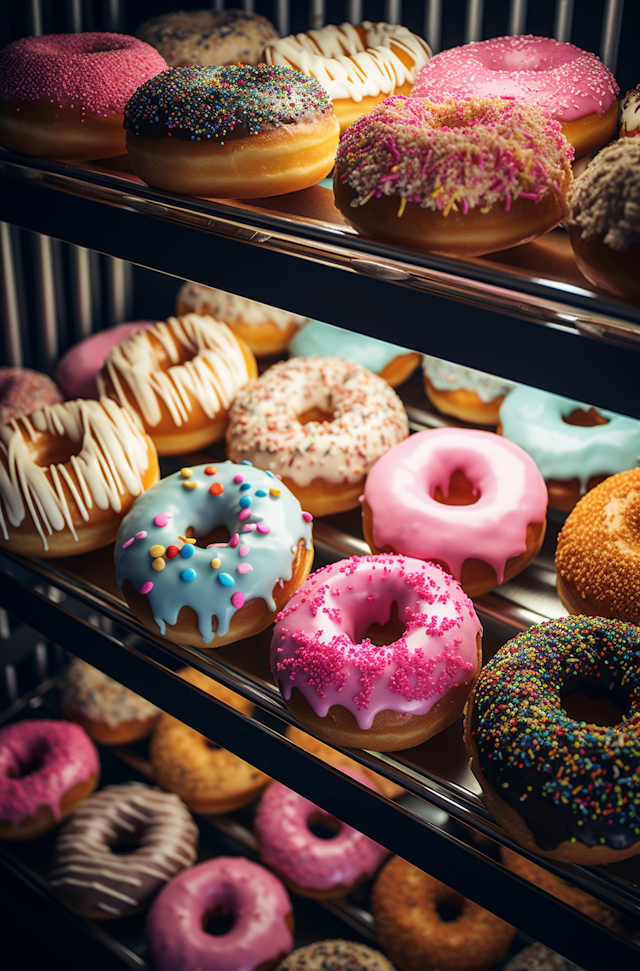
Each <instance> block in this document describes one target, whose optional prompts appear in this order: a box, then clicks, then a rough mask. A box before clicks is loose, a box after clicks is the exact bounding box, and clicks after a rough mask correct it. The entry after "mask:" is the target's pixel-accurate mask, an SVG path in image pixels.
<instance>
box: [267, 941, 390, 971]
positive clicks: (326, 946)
mask: <svg viewBox="0 0 640 971" xmlns="http://www.w3.org/2000/svg"><path fill="white" fill-rule="evenodd" d="M347 968H348V969H349V971H394V968H393V965H392V964H391V962H390V961H387V959H386V957H385V956H384V954H381V953H380V951H374V949H373V948H372V947H368V946H367V945H366V944H357V943H356V942H355V941H342V940H335V941H316V943H315V944H307V946H306V947H299V948H297V950H295V951H292V952H291V954H290V955H289V957H286V958H285V959H284V961H283V962H282V963H281V964H279V965H278V967H277V968H276V971H345V969H347Z"/></svg>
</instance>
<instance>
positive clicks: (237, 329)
mask: <svg viewBox="0 0 640 971" xmlns="http://www.w3.org/2000/svg"><path fill="white" fill-rule="evenodd" d="M176 313H177V314H178V316H180V315H182V314H189V313H195V314H205V315H209V316H211V317H215V319H216V320H222V321H224V323H225V324H226V325H227V326H228V327H230V328H231V330H232V331H233V332H234V334H237V335H238V337H241V338H242V340H243V341H245V342H246V343H247V344H248V345H249V347H250V348H251V350H252V351H253V353H254V354H255V355H256V357H269V356H270V355H272V354H280V353H282V351H284V350H285V348H286V346H287V344H288V343H289V339H290V338H291V337H293V335H294V334H295V332H296V331H297V329H298V327H301V326H302V325H303V324H305V323H306V322H307V321H308V320H309V318H308V317H301V316H300V314H291V313H289V312H288V311H287V310H279V309H278V308H277V307H270V306H269V305H268V304H266V303H258V301H257V300H249V299H248V298H247V297H239V296H237V295H236V294H235V293H227V291H226V290H218V289H217V288H216V287H203V286H200V284H198V283H183V285H182V286H181V287H180V289H179V290H178V294H177V296H176Z"/></svg>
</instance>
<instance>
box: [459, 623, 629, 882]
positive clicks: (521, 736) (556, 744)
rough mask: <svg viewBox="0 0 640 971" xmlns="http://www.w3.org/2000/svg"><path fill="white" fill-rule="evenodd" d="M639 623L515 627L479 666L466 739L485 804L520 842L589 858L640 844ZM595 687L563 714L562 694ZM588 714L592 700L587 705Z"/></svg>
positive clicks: (552, 853) (544, 852) (624, 853)
mask: <svg viewBox="0 0 640 971" xmlns="http://www.w3.org/2000/svg"><path fill="white" fill-rule="evenodd" d="M639 643H640V630H639V629H638V628H637V627H634V626H632V625H631V624H625V623H622V622H621V621H618V620H605V619H603V618H602V617H584V616H579V617H566V618H564V619H562V620H557V621H556V620H553V621H548V622H547V623H544V624H539V625H537V626H535V627H531V628H530V629H529V630H528V631H525V632H523V633H522V634H518V635H517V636H516V637H514V638H513V639H512V640H510V641H509V642H508V643H507V644H505V645H504V647H502V648H500V650H499V651H498V653H497V654H496V655H495V657H493V658H492V659H491V660H490V661H489V662H488V663H487V664H486V665H485V667H484V668H483V669H482V671H481V673H480V678H479V680H478V684H477V688H476V690H475V692H474V694H473V695H472V698H471V700H470V702H469V705H468V707H467V714H466V720H465V741H466V744H467V750H468V752H469V756H470V759H471V761H470V765H471V768H472V770H473V773H474V775H475V776H476V778H477V779H478V782H479V783H480V785H481V787H482V793H483V798H484V802H485V804H486V806H487V808H488V809H489V811H490V812H491V813H492V814H493V816H494V817H495V819H496V821H497V822H498V823H499V824H500V825H501V826H502V827H503V828H504V830H505V831H506V832H507V833H508V835H509V836H510V837H511V838H512V839H513V840H514V841H515V842H516V843H518V844H519V845H520V846H523V847H524V848H525V849H527V850H529V851H530V852H531V853H537V854H538V855H540V856H544V857H548V858H550V859H554V860H564V861H565V862H568V863H584V864H586V865H588V866H595V865H597V864H600V863H613V862H614V861H618V860H624V859H626V858H627V857H629V856H634V855H635V854H637V853H639V852H640V817H639V812H638V799H637V793H638V786H639V784H640V744H639V743H638V731H637V725H638V721H639V719H640V685H639V683H638V666H639V663H640V647H639ZM580 694H582V695H585V696H586V697H587V699H588V698H591V699H603V698H604V697H605V696H606V698H607V699H608V700H609V701H610V702H611V704H612V705H613V706H614V711H616V709H619V710H621V712H622V714H621V715H620V713H619V711H616V714H615V716H614V718H612V719H611V721H614V720H615V721H616V724H613V725H612V726H611V727H609V725H603V724H598V723H596V720H595V719H596V718H600V721H604V720H608V719H604V718H603V717H602V716H601V714H600V713H598V712H596V714H595V717H594V716H592V715H591V714H590V712H589V711H587V712H581V714H580V715H579V717H578V718H573V717H572V716H571V715H570V714H568V709H569V703H568V701H567V702H565V699H567V697H568V696H574V697H575V696H576V695H580ZM591 710H592V711H593V703H592V709H591Z"/></svg>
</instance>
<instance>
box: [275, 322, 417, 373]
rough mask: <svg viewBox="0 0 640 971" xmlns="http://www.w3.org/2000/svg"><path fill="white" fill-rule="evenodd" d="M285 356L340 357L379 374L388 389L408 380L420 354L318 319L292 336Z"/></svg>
mask: <svg viewBox="0 0 640 971" xmlns="http://www.w3.org/2000/svg"><path fill="white" fill-rule="evenodd" d="M289 354H290V355H291V357H313V356H314V355H318V356H320V357H322V356H327V355H328V354H331V355H332V356H333V357H343V358H344V359H345V360H347V361H353V362H354V363H355V364H362V366H363V367H366V368H368V369H369V371H373V373H374V374H379V375H380V377H381V378H384V380H385V381H388V382H389V384H390V385H391V387H392V388H395V387H397V386H398V385H399V384H402V383H403V382H404V381H406V380H407V379H408V378H410V377H411V375H412V374H413V372H414V371H415V369H416V368H417V366H418V364H419V363H420V355H419V354H417V353H416V352H415V351H410V350H409V349H408V348H407V347H399V346H398V344H389V343H387V341H380V340H378V339H377V338H376V337H367V335H366V334H356V333H354V331H351V330H345V329H344V328H343V327H334V326H333V324H324V323H322V321H320V320H312V321H310V323H308V324H306V325H305V326H304V327H302V328H301V329H300V330H299V331H298V332H297V334H294V336H293V338H292V339H291V341H290V342H289Z"/></svg>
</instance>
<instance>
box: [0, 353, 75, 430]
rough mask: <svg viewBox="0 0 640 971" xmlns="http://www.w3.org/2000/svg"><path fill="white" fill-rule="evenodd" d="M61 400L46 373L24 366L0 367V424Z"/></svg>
mask: <svg viewBox="0 0 640 971" xmlns="http://www.w3.org/2000/svg"><path fill="white" fill-rule="evenodd" d="M62 400H63V398H62V395H61V394H60V390H59V388H58V387H56V385H55V384H54V382H53V381H52V380H51V378H50V377H48V376H47V375H46V374H41V372H40V371H32V370H30V368H26V367H0V424H3V425H4V424H6V423H7V422H8V421H11V419H12V418H17V417H18V416H19V415H30V414H31V413H32V412H33V411H39V410H40V409H41V408H44V406H45V405H56V404H59V402H61V401H62Z"/></svg>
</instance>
